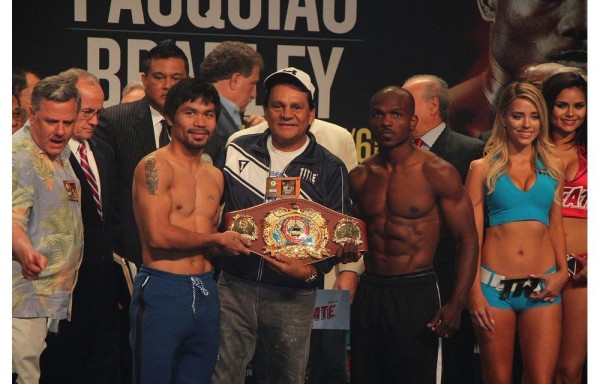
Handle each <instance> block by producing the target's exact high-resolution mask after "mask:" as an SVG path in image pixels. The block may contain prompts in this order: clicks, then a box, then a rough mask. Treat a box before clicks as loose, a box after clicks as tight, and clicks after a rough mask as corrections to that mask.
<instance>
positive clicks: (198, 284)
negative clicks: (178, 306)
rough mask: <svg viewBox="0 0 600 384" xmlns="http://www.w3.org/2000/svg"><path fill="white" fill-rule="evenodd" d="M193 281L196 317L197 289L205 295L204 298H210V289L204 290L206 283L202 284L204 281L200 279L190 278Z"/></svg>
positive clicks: (193, 310)
mask: <svg viewBox="0 0 600 384" xmlns="http://www.w3.org/2000/svg"><path fill="white" fill-rule="evenodd" d="M190 280H192V312H193V313H194V315H195V314H196V288H198V289H200V292H202V294H203V295H204V297H208V289H206V288H204V283H202V279H200V278H198V277H195V276H194V277H190Z"/></svg>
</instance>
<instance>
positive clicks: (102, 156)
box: [69, 138, 115, 274]
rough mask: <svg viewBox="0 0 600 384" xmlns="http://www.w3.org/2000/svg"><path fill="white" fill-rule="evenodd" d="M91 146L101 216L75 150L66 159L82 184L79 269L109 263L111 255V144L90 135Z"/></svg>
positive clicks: (113, 196) (112, 184)
mask: <svg viewBox="0 0 600 384" xmlns="http://www.w3.org/2000/svg"><path fill="white" fill-rule="evenodd" d="M88 143H89V146H90V150H91V151H92V152H93V153H94V159H95V160H96V166H97V167H98V173H99V175H98V178H99V179H100V186H101V191H100V194H101V196H100V199H101V201H102V216H103V219H102V218H100V215H99V214H98V211H97V209H96V203H95V202H94V197H93V195H92V191H91V188H90V186H89V184H88V181H87V179H86V178H85V174H84V173H83V169H82V168H81V165H80V164H79V162H78V161H77V158H76V157H75V155H74V154H71V156H70V157H69V161H70V162H71V166H72V167H73V171H74V172H75V175H76V176H77V178H78V179H79V183H80V184H81V218H82V220H83V234H84V244H83V260H82V262H81V268H80V274H81V271H82V270H84V269H87V268H96V267H98V266H99V265H104V266H106V265H109V266H111V267H112V264H113V257H112V249H111V246H110V243H111V233H112V231H111V228H112V223H113V218H112V217H111V216H112V214H113V209H114V203H115V194H114V186H115V185H114V167H115V165H114V163H115V160H114V153H113V151H112V149H111V148H110V146H109V145H108V144H107V143H106V142H104V141H102V140H101V139H96V138H92V139H90V140H88Z"/></svg>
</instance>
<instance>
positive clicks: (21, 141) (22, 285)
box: [12, 122, 83, 320]
mask: <svg viewBox="0 0 600 384" xmlns="http://www.w3.org/2000/svg"><path fill="white" fill-rule="evenodd" d="M12 140H13V141H12V217H13V223H14V224H13V225H21V226H22V228H23V229H24V230H25V232H26V233H27V236H28V237H29V240H30V241H31V244H32V245H33V247H34V248H35V250H36V251H37V252H39V253H41V254H43V255H44V256H46V258H47V259H48V260H47V261H48V262H47V266H46V268H45V269H44V270H43V271H42V272H41V273H40V274H39V277H38V278H37V279H34V280H28V279H25V278H24V277H23V275H22V274H21V264H20V263H19V262H18V261H16V257H15V256H14V255H13V261H12V300H13V301H12V304H13V305H12V316H13V317H18V318H35V317H47V318H50V319H56V320H60V319H65V318H66V319H70V317H71V297H72V293H73V289H74V287H75V283H76V281H77V271H78V269H79V265H80V264H81V258H82V255H83V223H82V221H81V201H80V191H81V188H80V185H79V181H78V179H77V177H76V176H75V173H74V172H73V169H72V168H71V164H70V163H69V155H70V154H71V150H70V149H69V147H68V146H65V148H64V149H63V151H62V152H61V154H60V155H59V156H56V157H55V158H54V159H51V158H49V157H48V156H47V155H46V153H45V152H43V151H42V150H41V149H40V147H38V145H37V144H36V143H35V142H34V141H33V139H32V138H31V125H30V124H29V122H27V123H26V124H25V126H24V127H23V128H22V129H20V130H19V131H18V132H16V133H15V134H14V135H13V136H12Z"/></svg>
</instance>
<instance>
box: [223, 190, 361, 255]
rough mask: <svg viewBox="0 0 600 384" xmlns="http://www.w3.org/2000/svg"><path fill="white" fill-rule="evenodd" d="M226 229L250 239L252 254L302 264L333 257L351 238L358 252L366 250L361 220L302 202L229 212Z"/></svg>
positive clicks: (289, 200) (288, 200)
mask: <svg viewBox="0 0 600 384" xmlns="http://www.w3.org/2000/svg"><path fill="white" fill-rule="evenodd" d="M225 227H226V228H227V230H229V231H235V232H238V233H240V234H242V236H244V237H246V238H248V239H250V240H252V245H251V246H250V250H251V251H252V252H254V253H258V254H260V255H271V256H273V257H275V256H276V255H278V254H281V255H285V256H287V257H289V258H298V259H300V260H301V261H302V262H303V263H304V264H311V263H316V262H318V261H321V260H324V259H326V258H329V257H332V256H335V252H336V250H337V248H338V246H339V245H343V244H344V243H345V242H347V241H348V240H350V239H354V240H355V241H356V245H357V251H358V252H359V253H364V252H366V251H367V237H366V225H365V222H364V221H362V220H359V219H356V218H354V217H351V216H348V215H344V214H341V213H339V212H336V211H334V210H332V209H329V208H327V207H324V206H322V205H321V204H317V203H315V202H312V201H309V200H304V199H298V198H285V199H279V200H275V201H272V202H269V203H264V204H259V205H256V206H254V207H251V208H246V209H241V210H239V211H233V212H229V213H227V214H226V215H225ZM336 244H337V245H336Z"/></svg>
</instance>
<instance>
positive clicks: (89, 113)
mask: <svg viewBox="0 0 600 384" xmlns="http://www.w3.org/2000/svg"><path fill="white" fill-rule="evenodd" d="M79 113H80V114H81V117H83V118H84V119H85V120H90V119H91V118H93V117H94V116H96V115H98V119H100V118H102V116H104V114H105V113H106V109H104V108H100V109H99V110H97V111H94V110H93V109H82V110H81V111H79Z"/></svg>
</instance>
